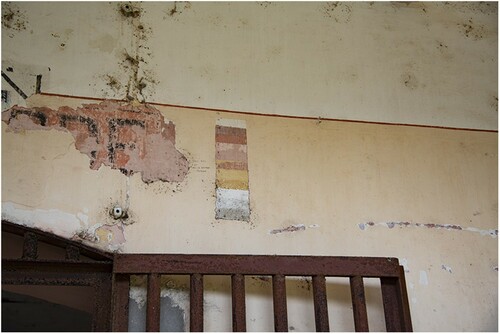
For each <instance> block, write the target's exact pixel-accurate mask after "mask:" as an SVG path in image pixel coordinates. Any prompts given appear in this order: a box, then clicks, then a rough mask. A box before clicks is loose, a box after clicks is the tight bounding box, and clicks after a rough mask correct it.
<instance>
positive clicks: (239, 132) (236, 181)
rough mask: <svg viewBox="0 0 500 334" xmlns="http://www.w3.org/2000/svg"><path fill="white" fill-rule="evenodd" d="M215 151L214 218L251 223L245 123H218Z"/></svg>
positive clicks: (226, 121)
mask: <svg viewBox="0 0 500 334" xmlns="http://www.w3.org/2000/svg"><path fill="white" fill-rule="evenodd" d="M215 149H216V154H215V161H216V167H217V168H216V177H215V186H216V202H215V206H216V209H215V218H216V219H225V220H240V221H250V199H249V195H250V194H249V184H248V156H247V132H246V123H245V121H242V120H235V119H218V120H217V125H216V127H215Z"/></svg>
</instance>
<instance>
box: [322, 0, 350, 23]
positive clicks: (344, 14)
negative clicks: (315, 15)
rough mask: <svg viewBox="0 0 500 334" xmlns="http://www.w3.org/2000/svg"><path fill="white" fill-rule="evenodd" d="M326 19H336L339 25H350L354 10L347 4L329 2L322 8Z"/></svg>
mask: <svg viewBox="0 0 500 334" xmlns="http://www.w3.org/2000/svg"><path fill="white" fill-rule="evenodd" d="M321 12H322V13H323V15H324V17H327V18H331V19H334V20H335V22H337V23H348V22H349V21H350V20H351V16H352V9H351V6H349V5H348V4H346V3H341V2H338V1H336V2H327V3H325V4H324V5H323V6H322V7H321Z"/></svg>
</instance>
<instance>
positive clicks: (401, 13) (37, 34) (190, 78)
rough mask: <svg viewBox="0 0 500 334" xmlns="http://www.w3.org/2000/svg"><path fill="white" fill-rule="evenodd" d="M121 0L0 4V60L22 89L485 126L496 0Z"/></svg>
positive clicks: (493, 84)
mask: <svg viewBox="0 0 500 334" xmlns="http://www.w3.org/2000/svg"><path fill="white" fill-rule="evenodd" d="M126 4H127V3H125V2H124V3H120V2H99V3H96V2H94V3H92V4H88V3H83V2H81V3H78V2H57V3H55V2H53V3H50V2H15V3H9V2H3V3H2V15H4V19H3V20H2V24H3V27H2V70H3V71H4V72H5V71H6V69H7V68H8V67H12V68H13V72H10V73H7V72H6V73H7V74H8V75H9V76H11V77H12V78H13V80H14V81H15V82H17V84H18V85H19V86H20V87H21V88H22V89H23V90H25V91H27V94H28V95H30V93H32V92H33V91H34V87H35V86H34V83H35V76H36V75H37V74H42V75H43V79H42V91H44V92H50V93H57V94H68V95H76V96H90V97H108V98H119V99H122V98H124V97H125V96H126V93H127V88H126V87H127V85H128V84H129V82H130V80H131V79H132V81H135V82H137V81H138V80H140V79H141V78H143V81H142V84H146V87H144V89H143V94H142V95H141V94H140V95H141V96H140V98H141V99H142V98H144V99H146V100H147V101H149V102H159V103H170V104H178V105H187V106H197V107H206V108H222V109H230V110H240V111H252V112H257V113H271V114H281V115H301V116H310V117H318V116H320V117H322V118H340V119H358V120H359V119H360V120H371V121H380V122H390V123H410V124H430V125H439V126H449V127H462V128H479V129H497V121H498V116H497V109H498V101H497V100H498V96H497V90H498V85H497V80H498V75H497V72H498V71H497V68H498V60H497V49H498V42H497V38H498V23H497V20H498V14H497V12H498V8H497V4H496V3H495V2H487V3H478V2H476V3H465V2H463V3H451V4H449V3H448V4H446V3H439V2H425V3H424V2H409V3H390V2H340V3H334V2H307V3H306V2H293V3H286V2H281V3H270V2H262V3H258V2H238V3H237V2H233V3H226V2H218V3H209V2H192V3H190V2H184V3H183V2H176V3H173V2H144V3H128V4H129V5H130V6H131V7H129V8H136V9H137V13H140V15H139V16H138V17H136V18H134V17H132V16H128V17H126V16H124V15H122V14H121V11H120V9H121V8H122V7H121V6H124V5H126ZM132 12H133V11H132ZM11 13H12V15H10V14H11ZM126 53H127V54H129V55H131V56H132V57H135V58H137V60H138V63H137V66H136V67H134V66H130V64H127V61H126V60H125V56H124V55H125V54H126ZM134 76H135V79H134ZM2 84H3V87H7V86H8V85H7V84H6V82H5V81H2ZM14 95H16V94H14ZM13 98H16V96H14V97H13Z"/></svg>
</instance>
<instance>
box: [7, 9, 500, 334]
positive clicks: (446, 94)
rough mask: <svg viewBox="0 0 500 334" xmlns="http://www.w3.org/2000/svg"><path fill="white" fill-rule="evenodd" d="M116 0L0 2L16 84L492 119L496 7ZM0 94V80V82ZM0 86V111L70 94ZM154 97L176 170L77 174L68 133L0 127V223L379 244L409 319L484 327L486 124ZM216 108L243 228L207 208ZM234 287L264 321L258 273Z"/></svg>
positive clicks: (302, 313)
mask: <svg viewBox="0 0 500 334" xmlns="http://www.w3.org/2000/svg"><path fill="white" fill-rule="evenodd" d="M123 5H125V3H117V2H112V3H107V2H106V3H105V2H100V3H92V4H88V3H64V2H63V3H47V2H46V3H43V2H37V3H34V2H32V3H27V2H16V3H7V2H3V3H2V17H3V20H2V24H3V26H2V71H3V72H4V73H6V74H7V75H9V76H10V77H11V78H12V79H13V80H14V81H15V82H16V83H17V84H18V85H19V86H20V87H21V88H22V89H23V90H24V91H25V92H26V93H27V94H28V95H31V94H32V93H33V92H34V90H35V76H36V75H37V74H42V76H43V78H42V92H48V93H55V94H68V95H77V96H91V97H97V98H101V97H102V98H118V99H122V98H124V97H125V95H126V93H127V90H128V92H129V93H130V94H131V95H132V97H136V98H138V99H146V100H147V101H149V102H158V103H169V104H179V105H189V106H196V107H204V108H223V109H233V110H240V111H252V112H256V113H261V114H282V115H291V116H310V117H314V118H316V117H317V116H321V117H322V118H339V119H351V120H355V119H361V120H367V121H379V122H389V123H411V124H427V125H435V126H447V127H461V128H473V129H489V130H495V129H497V98H498V95H497V90H498V85H497V65H498V60H497V45H498V43H497V35H498V33H497V17H498V16H497V5H496V3H483V4H480V3H474V4H471V3H452V4H444V3H429V2H426V3H409V4H397V3H378V2H375V3H368V2H364V3H339V4H337V5H335V3H323V2H314V3H267V2H266V3H201V2H194V3H175V4H174V3H153V2H150V3H140V4H137V3H134V4H129V6H131V7H130V8H137V9H139V10H140V13H141V15H140V16H138V17H136V18H133V17H125V16H123V15H122V14H120V8H123V7H120V6H123ZM11 12H12V13H13V15H12V18H11V19H10V20H7V19H8V18H9V17H10V16H9V15H7V16H5V14H9V13H11ZM140 26H142V29H140ZM125 52H127V53H128V54H129V55H130V56H131V57H132V58H133V59H136V60H138V62H137V64H136V65H134V64H133V63H131V62H130V60H129V61H128V62H127V60H126V59H125V56H124V53H125ZM9 67H12V71H9V70H8V68H9ZM140 78H144V79H143V81H142V83H145V84H146V87H144V89H143V92H142V93H143V94H139V92H138V90H137V87H136V86H135V84H137V83H139V82H140ZM127 86H128V87H129V89H127ZM134 87H135V88H134ZM2 89H6V90H10V91H11V92H12V88H10V87H9V85H8V84H7V83H6V82H5V81H4V79H2ZM11 94H12V95H11V97H12V100H11V101H10V103H8V104H3V105H2V107H3V109H5V108H6V107H8V106H9V105H12V104H16V103H18V104H25V105H28V106H48V107H51V108H57V107H59V106H70V107H73V108H75V107H78V106H81V104H82V103H87V102H89V101H88V100H84V99H77V98H62V97H49V96H42V95H33V96H31V97H30V98H29V99H28V100H27V101H24V100H23V99H20V98H19V97H18V96H17V95H16V94H15V93H14V92H12V93H11ZM157 108H158V109H160V111H161V112H162V113H163V114H164V116H165V118H166V119H169V120H172V121H173V122H174V123H175V125H176V131H177V141H176V147H177V148H178V149H179V150H180V151H181V152H182V153H183V154H185V155H186V157H187V158H188V160H189V164H190V171H189V173H188V175H187V177H186V179H185V180H184V181H183V182H180V183H165V182H154V183H151V184H145V183H143V182H142V181H141V178H140V175H137V174H136V175H133V176H131V177H126V176H124V175H122V174H121V173H120V172H118V171H116V170H111V169H110V168H109V167H106V166H102V167H101V168H100V169H99V170H97V171H95V170H91V169H90V168H89V159H88V157H86V156H85V155H83V154H81V153H80V152H78V151H77V150H76V149H75V146H74V138H73V137H72V135H71V134H69V133H66V132H62V131H56V130H51V131H31V130H28V131H23V132H20V133H13V132H12V131H10V130H8V129H7V126H6V124H5V123H4V122H2V173H3V177H2V217H3V218H6V219H9V220H11V221H14V222H17V223H20V224H26V225H31V226H35V227H38V228H41V229H44V230H49V231H52V232H54V233H56V234H58V235H62V236H65V237H68V238H76V239H80V237H81V236H82V235H81V234H80V236H78V232H81V231H86V232H88V234H89V235H92V234H93V233H96V234H99V233H101V234H99V236H100V237H101V239H100V241H99V242H97V243H93V242H90V241H85V242H88V243H89V244H91V245H93V246H96V247H101V248H104V249H107V250H119V251H123V252H130V253H136V252H170V253H227V254H235V253H241V254H301V255H360V256H395V257H398V258H399V259H400V261H401V262H402V263H404V264H405V266H406V269H407V272H406V275H407V276H406V277H407V284H408V293H409V297H410V303H411V304H410V307H411V312H412V318H413V324H414V329H415V330H416V331H497V330H498V325H497V322H498V316H497V315H498V288H497V283H498V255H497V254H498V239H497V236H496V234H497V232H496V231H497V229H498V224H497V221H498V218H497V217H498V189H497V188H498V187H497V185H498V173H497V170H498V154H497V152H498V145H497V140H498V135H497V133H496V132H495V131H493V132H479V131H462V130H445V129H436V128H422V127H405V126H396V125H376V124H362V123H351V122H339V121H326V120H321V119H316V120H300V119H290V118H282V117H266V116H258V115H248V114H236V113H227V112H215V111H208V110H203V109H200V110H197V109H192V108H191V109H190V108H187V109H186V108H177V107H166V106H157ZM218 118H234V119H241V120H245V121H246V125H247V139H248V160H249V181H250V205H251V210H252V213H251V219H250V222H249V223H244V222H236V221H217V220H215V218H214V216H215V211H214V210H215V197H214V196H215V138H214V137H215V124H216V120H217V119H218ZM114 205H121V206H127V205H128V206H129V209H130V215H131V218H130V220H131V221H134V223H133V224H131V225H127V226H125V227H124V232H123V238H124V239H125V240H126V241H125V242H123V243H121V242H120V241H121V239H116V238H115V239H113V238H111V241H108V240H107V236H108V234H109V233H111V232H109V231H108V230H104V231H103V230H102V225H103V224H110V225H112V224H114V223H115V221H114V220H113V219H111V217H110V216H109V213H108V212H109V209H110V208H111V207H113V206H114ZM399 222H408V223H410V224H409V225H408V226H407V227H405V226H404V225H401V224H397V223H399ZM368 223H373V224H368ZM393 223H394V224H393ZM431 224H434V226H432V225H431ZM302 225H303V230H301V231H296V232H288V233H287V232H285V233H277V234H271V233H270V231H272V230H275V229H282V228H286V227H288V226H302ZM450 225H456V226H460V227H461V228H462V230H457V229H452V228H450V227H449V226H450ZM446 226H448V228H446ZM439 227H440V228H439ZM100 228H101V229H100ZM99 231H101V232H99ZM113 231H114V232H113V233H115V234H117V233H118V232H119V231H118V230H113ZM108 232H109V233H108ZM113 233H111V234H113ZM111 234H110V235H111ZM112 236H113V237H114V235H112ZM169 282H170V281H168V282H165V286H166V287H167V288H168V287H170V289H166V290H164V293H165V295H167V296H170V297H171V298H172V300H174V301H175V303H176V305H179V307H181V308H183V309H186V303H187V301H186V295H185V289H184V287H185V284H184V283H183V282H182V280H179V281H172V282H173V283H169ZM366 284H367V293H368V298H369V305H368V307H369V317H370V328H371V329H372V330H382V331H383V330H384V326H383V322H382V321H381V316H382V313H381V308H380V294H379V293H378V292H377V289H376V287H377V283H376V282H374V281H370V282H366ZM134 286H135V288H134V289H135V290H134V292H133V296H132V297H133V301H135V302H137V303H138V304H140V301H141V298H142V296H143V295H141V293H142V292H141V291H143V290H141V288H140V284H139V282H136V283H134ZM307 286H308V285H307V282H305V281H304V280H303V278H298V279H297V282H295V283H294V282H291V283H290V284H289V287H287V288H289V289H288V290H289V291H290V292H291V293H292V297H291V298H290V304H289V318H290V319H291V320H290V326H292V327H293V328H294V330H296V331H313V330H314V321H313V311H312V304H311V303H310V301H311V299H310V291H308V290H307ZM247 287H248V289H249V291H251V293H249V295H250V299H249V301H248V305H247V308H248V312H249V319H255V321H249V322H248V327H249V329H250V330H264V331H266V330H272V329H273V328H272V319H270V318H269V314H270V313H269V310H270V308H271V307H272V305H271V303H270V299H269V298H264V297H263V292H262V291H269V282H267V283H266V282H264V281H262V280H259V279H257V280H254V279H251V278H248V279H247ZM206 288H207V294H208V295H207V298H208V304H207V305H208V306H207V309H206V314H207V317H208V319H209V322H208V323H207V324H206V328H207V329H209V330H220V331H225V330H229V329H230V320H229V318H228V315H229V314H230V312H229V310H230V299H228V298H229V297H228V295H227V294H224V293H223V292H224V291H227V288H228V282H227V281H224V280H221V279H213V280H208V281H207V286H206ZM266 289H267V290H266ZM348 289H349V288H348V285H347V283H346V282H345V281H330V282H329V285H328V292H329V295H330V296H336V299H335V300H331V301H330V302H329V312H330V316H331V319H332V326H331V327H332V328H333V329H334V330H341V331H342V330H344V331H350V330H353V328H352V323H351V318H349V317H352V315H351V311H350V309H349V290H348ZM305 301H308V303H306V302H305ZM223 314H225V315H223Z"/></svg>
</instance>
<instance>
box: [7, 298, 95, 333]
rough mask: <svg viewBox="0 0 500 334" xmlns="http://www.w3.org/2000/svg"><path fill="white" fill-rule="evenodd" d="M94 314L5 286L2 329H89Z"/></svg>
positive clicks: (44, 330) (45, 330) (23, 330)
mask: <svg viewBox="0 0 500 334" xmlns="http://www.w3.org/2000/svg"><path fill="white" fill-rule="evenodd" d="M91 330H92V314H91V313H88V312H85V311H82V310H79V309H76V308H73V307H69V306H66V305H62V304H57V303H53V302H50V301H47V300H45V299H41V298H35V297H33V296H30V295H26V294H20V293H15V292H11V291H6V290H2V332H90V331H91Z"/></svg>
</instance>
